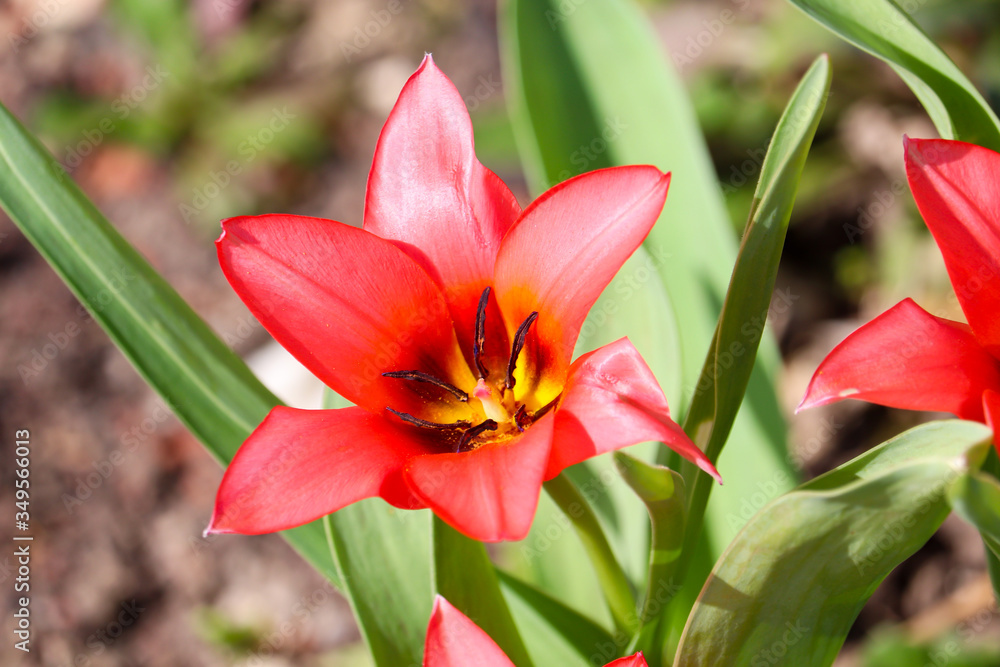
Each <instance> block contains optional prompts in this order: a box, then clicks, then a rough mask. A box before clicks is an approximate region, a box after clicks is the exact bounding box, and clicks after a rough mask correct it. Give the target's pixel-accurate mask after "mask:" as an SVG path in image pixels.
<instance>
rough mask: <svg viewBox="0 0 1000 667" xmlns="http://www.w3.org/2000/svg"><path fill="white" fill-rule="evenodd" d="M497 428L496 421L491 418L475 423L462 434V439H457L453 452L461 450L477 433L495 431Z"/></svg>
mask: <svg viewBox="0 0 1000 667" xmlns="http://www.w3.org/2000/svg"><path fill="white" fill-rule="evenodd" d="M495 430H497V423H496V422H495V421H493V420H492V419H487V420H486V421H484V422H483V423H482V424H477V425H475V426H473V427H472V428H470V429H469V430H468V431H466V432H465V433H463V434H462V439H461V440H459V441H458V447H456V448H455V453H456V454H457V453H459V452H460V451H462V448H463V447H465V446H466V445H467V444H469V442H470V441H471V440H472V439H473V438H475V437H476V436H477V435H479V434H480V433H482V432H484V431H495Z"/></svg>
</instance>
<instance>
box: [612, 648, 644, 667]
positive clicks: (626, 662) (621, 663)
mask: <svg viewBox="0 0 1000 667" xmlns="http://www.w3.org/2000/svg"><path fill="white" fill-rule="evenodd" d="M605 667H648V665H647V664H646V659H645V658H644V657H642V651H639V652H638V653H636V654H635V655H630V656H629V657H627V658H618V659H617V660H615V661H614V662H609V663H608V664H607V665H605Z"/></svg>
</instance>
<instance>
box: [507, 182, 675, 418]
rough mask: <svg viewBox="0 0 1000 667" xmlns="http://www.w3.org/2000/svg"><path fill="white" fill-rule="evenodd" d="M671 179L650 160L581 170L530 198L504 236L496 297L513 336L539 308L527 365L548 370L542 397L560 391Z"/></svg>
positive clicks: (660, 205) (528, 345)
mask: <svg viewBox="0 0 1000 667" xmlns="http://www.w3.org/2000/svg"><path fill="white" fill-rule="evenodd" d="M669 185H670V175H669V174H663V173H661V172H660V170H659V169H657V168H656V167H650V166H632V167H614V168H610V169H600V170H598V171H593V172H590V173H587V174H582V175H580V176H577V177H575V178H571V179H570V180H568V181H565V182H563V183H560V184H559V185H556V186H555V187H553V188H551V189H550V190H549V191H548V192H546V193H544V194H543V195H542V196H540V197H539V198H538V199H536V200H535V201H534V202H533V203H532V204H531V205H530V206H529V207H528V208H527V209H525V211H524V214H523V215H522V216H521V218H520V219H519V220H518V221H517V222H516V223H514V226H513V227H511V229H510V231H509V232H507V236H505V237H504V240H503V242H502V243H501V245H500V254H499V255H498V256H497V264H496V276H495V281H494V284H495V285H496V289H497V300H498V301H499V302H500V310H501V311H503V314H504V319H505V321H506V324H507V330H508V334H509V335H510V336H511V337H513V332H514V331H515V329H516V328H517V326H518V325H519V324H521V322H522V321H524V320H525V318H527V317H528V315H529V314H530V313H531V312H532V311H538V313H539V315H538V320H537V321H536V322H535V325H534V329H533V331H532V333H531V334H530V335H529V336H528V338H527V343H526V345H525V350H527V352H526V354H525V356H526V361H525V365H527V364H534V365H535V366H536V367H537V368H538V369H542V370H543V371H544V373H545V374H546V375H547V376H548V379H549V380H550V382H549V386H547V387H542V388H541V389H539V390H540V391H541V392H542V393H543V394H544V395H545V397H546V398H554V397H555V395H556V394H558V387H559V386H560V385H561V383H562V380H563V379H564V378H565V373H566V370H567V369H568V368H569V362H570V358H571V356H572V354H573V346H574V345H575V343H576V339H577V336H579V334H580V327H581V326H582V325H583V320H584V318H585V317H586V316H587V312H588V311H589V310H590V308H591V306H593V305H594V302H595V301H596V300H597V297H598V296H600V294H601V291H602V290H604V288H605V287H606V286H607V285H608V283H610V282H611V279H612V278H613V277H614V275H615V273H617V272H618V269H620V268H621V266H622V264H623V263H624V262H625V260H626V259H628V257H629V255H631V254H632V253H633V252H634V251H635V249H636V248H637V247H639V244H640V243H642V241H643V239H645V238H646V235H647V234H648V233H649V230H650V229H652V227H653V223H655V222H656V219H657V218H658V217H659V215H660V211H661V210H662V209H663V203H664V200H665V198H666V196H667V188H668V187H669ZM528 375H529V376H534V375H535V373H529V374H528ZM526 389H528V388H526Z"/></svg>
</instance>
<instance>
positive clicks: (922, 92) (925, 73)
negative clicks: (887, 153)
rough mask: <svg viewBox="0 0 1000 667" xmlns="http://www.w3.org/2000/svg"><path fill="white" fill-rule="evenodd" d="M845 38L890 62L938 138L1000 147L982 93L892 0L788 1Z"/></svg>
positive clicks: (999, 127) (998, 130)
mask: <svg viewBox="0 0 1000 667" xmlns="http://www.w3.org/2000/svg"><path fill="white" fill-rule="evenodd" d="M791 2H792V4H794V5H795V6H797V7H798V8H799V9H801V10H802V11H804V12H805V13H806V14H808V15H809V16H811V17H812V18H813V19H815V20H816V21H818V22H819V23H821V24H823V25H824V26H826V27H827V28H829V29H830V30H832V31H833V32H835V33H837V34H838V35H840V36H841V37H843V38H844V39H845V40H847V41H848V42H851V43H852V44H854V45H855V46H858V47H859V48H861V49H864V50H865V51H867V52H868V53H871V54H872V55H875V56H877V57H879V58H881V59H882V60H884V61H886V62H887V63H889V64H890V65H891V66H892V68H893V69H894V70H896V72H897V73H898V74H899V75H900V76H901V77H902V78H903V80H904V81H905V82H906V83H907V85H908V86H910V88H911V89H912V90H913V93H914V94H915V95H916V96H917V98H918V99H919V100H920V102H921V104H923V105H924V108H925V109H926V110H927V113H928V114H929V115H930V117H931V120H933V121H934V125H935V126H936V127H937V130H938V132H940V133H941V136H942V137H944V138H946V139H959V140H961V141H968V142H971V143H974V144H979V145H980V146H986V147H987V148H992V149H993V150H1000V122H998V120H997V117H996V115H995V114H994V113H993V111H992V109H990V106H989V104H987V103H986V101H985V100H984V99H983V97H982V95H980V94H979V92H978V91H977V90H976V89H975V87H974V86H973V85H972V84H971V83H969V80H968V79H967V78H966V77H965V75H964V74H962V72H961V70H959V69H958V67H956V66H955V63H953V62H952V61H951V60H950V59H949V58H948V56H947V55H945V53H944V52H943V51H942V50H941V49H940V48H938V46H937V44H935V43H934V42H933V41H932V40H931V39H930V38H929V37H928V36H927V35H926V34H925V33H924V32H923V30H921V29H920V28H919V27H918V26H917V25H916V24H915V23H914V22H913V20H912V19H911V18H910V16H909V15H908V14H907V13H906V11H904V10H903V8H902V7H900V6H899V5H897V4H896V3H895V2H892V0H791Z"/></svg>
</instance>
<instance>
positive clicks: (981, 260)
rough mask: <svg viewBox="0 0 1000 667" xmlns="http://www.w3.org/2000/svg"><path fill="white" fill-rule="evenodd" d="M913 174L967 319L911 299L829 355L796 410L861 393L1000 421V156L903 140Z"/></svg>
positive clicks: (954, 144)
mask: <svg viewBox="0 0 1000 667" xmlns="http://www.w3.org/2000/svg"><path fill="white" fill-rule="evenodd" d="M904 145H905V153H906V175H907V178H908V180H909V182H910V190H912V192H913V197H914V199H915V200H916V202H917V207H918V208H919V209H920V213H921V214H922V215H923V217H924V221H925V222H926V223H927V227H928V228H930V230H931V234H933V235H934V240H935V241H937V244H938V247H939V248H940V249H941V253H942V254H943V255H944V262H945V266H946V267H947V269H948V276H949V277H950V278H951V284H952V286H953V287H954V288H955V295H956V296H957V297H958V301H959V303H960V304H961V306H962V311H963V312H964V313H965V317H966V318H967V319H968V324H965V323H962V322H954V321H952V320H948V319H944V318H941V317H936V316H934V315H931V314H930V313H928V312H927V311H925V310H924V309H923V308H921V307H920V306H918V305H917V304H916V303H914V302H913V301H912V300H911V299H906V300H904V301H901V302H900V303H898V304H896V305H895V306H894V307H893V308H890V309H889V310H887V311H886V312H885V313H883V314H882V315H880V316H878V317H876V318H875V319H874V320H872V321H871V322H869V323H868V324H866V325H864V326H863V327H861V328H860V329H858V330H857V331H855V332H854V333H853V334H851V335H850V336H848V337H847V339H846V340H844V342H842V343H841V344H840V345H838V346H837V347H836V348H834V350H833V351H832V352H831V353H830V354H829V356H827V358H826V359H824V360H823V363H821V364H820V366H819V368H818V369H817V370H816V374H815V375H814V376H813V378H812V381H811V382H810V383H809V388H808V390H807V391H806V396H805V398H804V399H803V400H802V404H801V405H800V406H799V409H800V410H801V409H803V408H808V407H812V406H815V405H825V404H827V403H832V402H834V401H838V400H840V399H842V398H858V399H862V400H866V401H871V402H872V403H878V404H880V405H887V406H890V407H895V408H906V409H910V410H935V411H942V412H950V413H952V414H954V415H956V416H958V417H960V418H962V419H970V420H973V421H979V422H984V423H987V424H989V425H990V427H991V428H993V430H994V433H996V432H997V427H998V425H1000V393H998V392H1000V181H998V180H997V178H998V176H997V175H998V174H1000V154H997V153H995V152H993V151H991V150H988V149H986V148H982V147H980V146H975V145H973V144H967V143H963V142H960V141H946V140H942V139H933V140H932V139H905V140H904Z"/></svg>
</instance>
